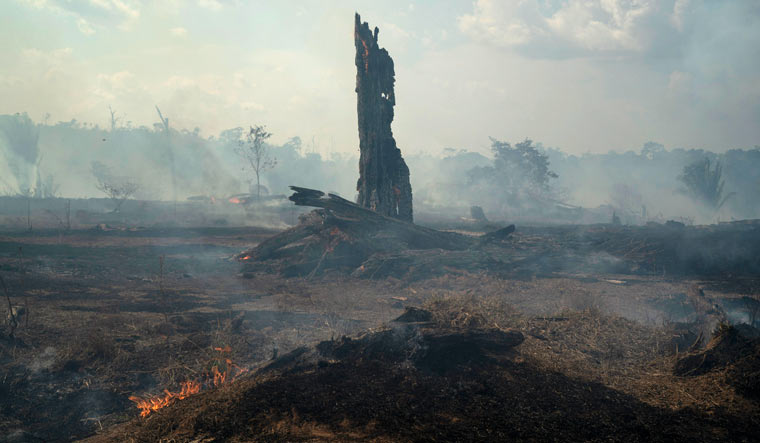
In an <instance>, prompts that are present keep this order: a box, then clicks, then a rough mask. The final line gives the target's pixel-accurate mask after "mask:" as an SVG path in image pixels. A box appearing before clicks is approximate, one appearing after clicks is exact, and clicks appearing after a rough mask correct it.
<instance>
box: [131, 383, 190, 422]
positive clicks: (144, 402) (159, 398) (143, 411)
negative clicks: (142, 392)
mask: <svg viewBox="0 0 760 443" xmlns="http://www.w3.org/2000/svg"><path fill="white" fill-rule="evenodd" d="M200 391H201V384H200V383H199V382H197V381H195V380H190V381H186V382H182V388H181V389H180V391H179V392H171V391H169V390H168V389H164V395H156V396H154V397H148V398H140V397H136V396H131V397H129V399H130V400H132V401H133V402H135V403H136V404H137V407H138V408H140V417H147V416H148V415H150V413H151V412H154V411H158V410H159V409H161V408H164V407H166V406H169V405H170V404H172V403H173V402H174V401H175V400H183V399H185V398H187V397H189V396H191V395H193V394H197V393H199V392H200Z"/></svg>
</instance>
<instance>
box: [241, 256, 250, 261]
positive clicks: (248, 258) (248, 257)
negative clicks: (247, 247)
mask: <svg viewBox="0 0 760 443" xmlns="http://www.w3.org/2000/svg"><path fill="white" fill-rule="evenodd" d="M250 259H251V256H250V255H246V256H245V257H241V258H240V260H250Z"/></svg>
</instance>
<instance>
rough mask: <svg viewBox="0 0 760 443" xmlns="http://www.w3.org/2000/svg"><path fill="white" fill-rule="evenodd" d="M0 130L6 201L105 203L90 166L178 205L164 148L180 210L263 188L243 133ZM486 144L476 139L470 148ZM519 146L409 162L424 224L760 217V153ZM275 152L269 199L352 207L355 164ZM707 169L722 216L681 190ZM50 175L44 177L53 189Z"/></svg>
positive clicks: (15, 121)
mask: <svg viewBox="0 0 760 443" xmlns="http://www.w3.org/2000/svg"><path fill="white" fill-rule="evenodd" d="M0 129H1V130H2V134H3V138H2V148H3V151H2V152H3V157H4V158H5V159H6V160H7V161H6V162H5V164H6V168H7V170H8V171H7V173H6V174H4V179H3V180H4V183H2V185H3V186H4V187H5V188H6V189H5V192H6V193H16V194H23V193H29V194H30V195H38V196H42V195H40V193H39V192H36V188H51V189H57V190H58V193H59V195H61V196H65V197H69V198H76V197H104V195H103V194H102V192H101V191H100V190H98V181H99V179H98V177H96V176H95V175H94V174H93V170H92V169H91V168H90V167H89V166H90V165H91V164H93V163H94V164H99V165H103V167H104V168H106V169H108V170H110V171H113V173H114V174H115V175H118V176H119V177H122V178H124V179H125V180H129V181H132V182H135V183H137V184H139V191H138V193H137V194H136V195H135V198H138V199H144V200H167V201H168V200H172V199H173V198H174V194H173V192H172V168H171V166H170V158H169V156H168V154H167V152H169V150H168V149H167V148H166V147H167V144H168V146H169V147H170V148H171V151H172V152H173V157H174V162H175V165H176V166H175V168H174V171H175V174H176V182H177V198H178V199H179V200H180V201H183V200H186V199H187V198H188V197H193V196H207V197H212V196H213V197H215V198H217V199H219V198H227V197H229V196H231V195H235V194H240V193H248V192H250V191H251V189H250V187H249V183H251V181H252V180H253V182H255V180H254V177H251V176H250V172H249V171H245V170H243V169H242V168H241V163H240V158H239V156H238V155H237V154H236V152H235V148H236V147H238V141H239V140H240V137H241V135H242V129H241V128H232V129H230V130H226V131H223V132H222V133H221V134H220V135H219V136H218V137H217V136H210V137H204V136H201V135H200V134H201V131H200V129H199V128H196V129H195V130H194V131H186V130H180V131H178V130H174V129H171V130H170V131H169V133H168V136H167V133H166V132H165V131H164V128H163V127H161V126H160V125H156V126H155V127H154V128H148V127H144V126H141V127H131V126H121V127H119V126H116V127H114V128H113V129H110V130H106V129H104V128H100V127H98V126H95V125H89V124H86V123H79V122H77V121H75V120H74V121H71V122H59V123H57V124H52V125H47V124H39V125H37V124H35V123H34V122H32V121H31V119H29V117H28V116H26V115H19V114H17V115H12V116H0ZM484 138H486V137H484ZM481 142H482V141H481V140H473V141H472V144H473V145H474V146H477V145H479V144H481ZM494 142H497V141H494ZM511 142H512V143H514V144H513V145H506V144H505V145H504V146H513V147H514V149H513V148H509V149H507V150H506V151H505V152H506V153H505V152H502V153H501V154H499V155H501V156H502V158H499V155H496V156H493V155H483V154H481V153H478V152H474V151H472V150H471V149H468V148H461V149H446V150H444V152H443V154H442V155H432V154H424V153H418V154H410V155H407V156H405V158H406V161H407V163H408V165H409V168H410V170H411V182H412V189H413V194H414V204H415V213H416V214H418V220H421V221H430V220H435V219H438V220H441V221H442V220H450V221H451V220H459V219H461V218H463V217H468V216H469V208H470V207H471V206H473V205H477V206H481V207H482V208H483V210H484V211H485V214H486V216H487V217H488V218H489V219H490V220H494V221H504V222H517V223H550V224H554V223H607V222H610V221H611V219H612V214H613V213H615V214H616V216H617V217H618V218H620V220H621V222H622V223H623V224H638V225H641V224H645V223H647V222H651V221H654V222H660V223H663V222H665V221H666V220H670V219H675V220H680V221H682V222H685V223H687V224H691V223H700V224H702V223H715V222H717V221H728V220H732V219H745V218H755V217H760V214H758V211H759V210H760V194H758V193H757V192H756V190H757V189H758V187H760V148H757V147H756V148H753V149H748V150H742V149H733V150H729V151H726V152H724V153H722V154H718V153H714V152H710V151H704V150H694V149H690V150H687V149H682V148H677V149H666V148H665V147H664V146H662V145H660V144H657V143H652V142H650V143H646V144H645V145H644V146H643V147H642V148H641V149H640V150H639V151H638V152H634V151H628V152H624V153H616V152H609V153H606V154H584V155H580V156H577V155H570V154H566V153H564V152H562V151H561V150H559V149H554V148H546V147H544V146H542V145H541V144H540V143H534V144H533V145H531V147H530V148H529V149H528V148H525V149H523V150H524V151H525V152H522V151H520V150H519V149H516V148H517V147H518V146H523V147H525V146H527V145H525V144H524V142H520V141H519V140H517V141H515V140H513V141H511ZM498 143H502V142H500V141H498ZM503 143H506V142H503ZM500 146H501V145H500ZM267 149H268V151H269V152H268V153H269V155H270V156H271V157H273V158H275V159H276V160H277V164H276V166H275V167H274V168H273V169H271V170H267V171H264V172H263V174H262V177H261V183H262V185H263V188H264V189H265V190H266V191H267V192H268V193H269V194H270V195H281V194H288V193H289V189H288V186H290V185H299V186H305V187H310V188H316V189H322V190H324V191H328V192H333V193H337V194H339V195H341V196H343V197H344V198H347V199H349V200H353V199H355V197H356V179H357V175H358V155H349V154H332V155H321V154H318V153H315V152H305V151H306V149H304V146H303V143H302V141H301V139H300V138H299V137H292V138H290V139H288V140H287V141H286V142H285V143H283V144H282V145H277V144H270V145H267ZM510 149H511V150H510ZM494 153H495V154H498V153H496V151H494ZM357 154H358V153H357ZM509 156H512V157H509ZM514 156H517V157H514ZM524 156H527V157H529V158H532V159H533V160H536V161H538V163H540V164H538V166H540V168H539V169H540V170H545V171H546V172H547V174H548V175H546V174H544V175H545V177H544V178H545V179H546V180H543V181H540V180H539V181H540V183H539V182H536V178H535V177H534V176H535V174H534V173H533V172H535V170H532V171H533V172H525V171H524V172H522V173H521V172H520V170H519V169H520V168H522V166H521V165H522V164H523V163H521V162H528V163H530V161H532V160H526V159H525V158H523V157H524ZM513 157H514V158H513ZM505 159H506V160H505ZM510 159H511V160H510ZM705 160H709V161H710V162H711V163H712V164H716V163H717V162H719V163H720V164H721V165H722V168H723V169H722V180H723V181H725V186H724V189H723V192H724V195H728V194H730V193H735V194H734V195H732V198H730V199H728V200H727V201H726V203H725V205H723V206H722V207H720V208H718V209H716V208H715V207H710V205H707V204H705V203H704V202H702V201H700V200H698V199H694V198H691V197H690V196H689V194H688V193H686V192H684V183H683V182H682V181H680V180H679V176H680V175H682V173H683V170H684V167H685V166H687V165H690V164H693V163H694V162H699V161H705ZM528 166H530V165H528ZM515 168H517V170H516V169H515ZM41 170H44V171H45V173H46V178H45V180H42V179H41V177H43V175H42V174H41V173H40V171H41ZM554 175H556V177H554ZM35 177H36V178H35ZM35 179H36V182H35ZM539 191H540V192H539Z"/></svg>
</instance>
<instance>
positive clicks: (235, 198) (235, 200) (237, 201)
mask: <svg viewBox="0 0 760 443" xmlns="http://www.w3.org/2000/svg"><path fill="white" fill-rule="evenodd" d="M229 202H230V203H234V204H236V205H239V204H240V203H241V201H240V199H239V198H237V197H232V198H231V199H230V200H229Z"/></svg>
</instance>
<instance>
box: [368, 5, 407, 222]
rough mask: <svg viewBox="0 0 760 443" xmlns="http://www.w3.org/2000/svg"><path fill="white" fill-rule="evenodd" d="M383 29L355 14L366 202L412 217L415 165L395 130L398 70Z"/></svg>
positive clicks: (397, 215) (392, 213)
mask: <svg viewBox="0 0 760 443" xmlns="http://www.w3.org/2000/svg"><path fill="white" fill-rule="evenodd" d="M378 32H379V31H378V29H377V28H375V30H374V33H373V32H372V31H370V29H369V24H368V23H366V22H364V23H362V22H361V18H360V17H359V14H356V16H355V23H354V43H355V45H356V59H355V62H356V94H357V106H356V108H357V113H358V117H359V150H360V158H359V181H358V182H357V184H356V189H357V191H359V199H358V203H359V205H360V206H363V207H365V208H369V209H372V210H373V211H377V212H378V213H380V214H382V215H386V216H389V217H394V218H398V219H401V220H405V221H408V222H411V221H412V186H411V184H410V183H409V168H408V167H407V166H406V162H404V159H403V157H402V156H401V151H400V150H399V149H398V148H397V147H396V141H395V140H394V139H393V133H392V132H391V122H393V106H394V105H395V104H396V96H395V94H394V92H393V83H394V82H395V78H394V76H395V72H394V69H393V59H391V57H390V55H388V51H386V50H385V49H383V48H380V47H379V46H378V44H377V34H378Z"/></svg>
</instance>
